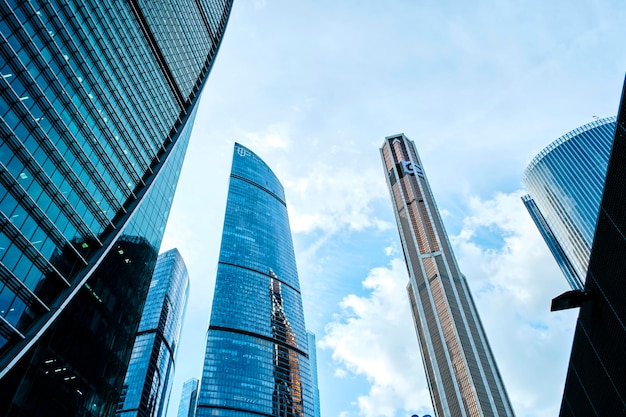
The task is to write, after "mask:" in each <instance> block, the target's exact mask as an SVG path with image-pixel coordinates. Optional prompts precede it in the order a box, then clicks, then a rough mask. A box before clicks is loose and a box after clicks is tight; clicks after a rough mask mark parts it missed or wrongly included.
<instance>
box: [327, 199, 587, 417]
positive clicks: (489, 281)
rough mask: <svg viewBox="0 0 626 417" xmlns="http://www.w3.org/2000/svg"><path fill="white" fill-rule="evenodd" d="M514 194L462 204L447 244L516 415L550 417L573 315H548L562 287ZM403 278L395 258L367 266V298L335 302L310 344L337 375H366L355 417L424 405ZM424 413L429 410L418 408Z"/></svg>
mask: <svg viewBox="0 0 626 417" xmlns="http://www.w3.org/2000/svg"><path fill="white" fill-rule="evenodd" d="M521 194H522V192H521V191H518V192H514V193H511V194H497V195H496V196H494V197H493V198H492V199H490V200H485V201H483V200H480V199H478V198H471V199H470V200H469V202H468V207H467V212H468V215H467V217H466V218H465V219H464V221H463V228H462V230H460V232H459V233H458V234H457V235H455V236H451V241H452V244H453V246H454V248H455V252H456V254H457V259H458V262H459V265H460V268H461V270H462V271H463V272H464V273H465V274H466V275H467V279H468V282H469V284H470V287H471V288H472V292H473V295H474V298H475V300H476V303H477V307H478V310H479V312H480V314H481V319H482V321H483V324H484V326H485V329H486V332H487V336H488V338H489V340H490V344H491V347H492V350H493V351H494V355H495V357H496V361H497V363H498V365H499V368H500V372H501V374H502V375H503V379H504V383H505V385H506V388H507V391H508V394H509V397H510V398H511V401H512V402H513V406H514V408H515V410H516V412H517V415H518V416H519V417H544V416H545V417H547V416H553V415H556V414H558V409H559V406H560V402H561V394H562V390H563V384H564V380H565V372H566V367H567V360H568V357H569V354H568V353H569V349H570V346H571V339H572V335H573V325H574V320H575V317H576V314H577V312H576V311H573V312H558V313H550V312H549V303H550V299H551V298H552V297H554V296H556V295H558V294H559V293H560V292H562V291H565V290H567V287H566V283H565V280H564V278H563V277H562V276H561V274H560V272H559V271H558V269H557V267H556V265H555V262H554V261H553V260H552V259H551V256H550V254H549V253H548V250H547V248H546V247H545V244H544V243H543V241H542V239H541V237H540V235H539V233H538V232H537V231H536V229H535V226H534V224H533V223H532V221H531V220H530V217H529V216H528V214H527V213H526V212H525V208H524V206H523V204H522V203H521V201H520V196H521ZM479 229H484V230H488V231H489V232H490V233H492V234H493V235H495V236H497V237H498V238H500V239H501V240H502V242H503V244H502V246H501V247H498V248H496V249H493V247H492V246H485V245H481V241H480V240H478V238H477V236H478V233H477V232H478V230H479ZM484 230H483V233H484ZM387 249H389V248H387ZM406 282H407V275H406V267H405V265H404V262H403V261H402V260H400V259H394V260H393V261H392V262H391V264H390V266H389V267H387V268H375V269H373V270H372V271H371V272H370V274H369V275H368V277H367V278H366V279H365V280H364V281H363V286H364V287H365V288H366V289H368V290H370V291H371V293H370V294H369V295H367V296H362V297H359V296H356V295H348V296H346V297H344V299H343V300H342V302H341V304H340V307H341V315H339V316H337V317H335V319H334V320H333V321H332V322H331V323H330V324H328V325H327V327H326V335H325V337H324V338H323V339H322V341H321V343H320V347H322V348H326V349H331V350H332V356H333V359H334V360H335V361H336V362H337V364H338V365H339V367H340V369H342V370H344V369H345V370H347V371H349V372H351V373H353V374H356V375H362V376H364V377H365V378H367V380H368V382H369V383H370V389H369V392H368V393H367V394H365V395H361V396H359V397H358V401H357V404H358V413H359V414H360V415H363V416H365V417H374V416H395V415H398V414H397V413H398V412H399V411H401V410H405V411H406V410H410V411H409V412H415V411H418V409H419V407H424V406H428V405H430V399H429V396H428V393H427V386H426V383H425V377H424V370H423V368H422V364H421V359H420V356H419V352H418V349H419V348H418V343H417V340H416V336H415V331H414V329H413V325H412V320H411V314H410V310H409V307H408V302H407V296H406V291H405V285H406ZM365 346H366V347H367V348H364V347H365ZM340 374H342V375H343V373H342V372H340ZM427 411H431V412H432V409H430V410H428V409H423V411H422V410H420V412H427Z"/></svg>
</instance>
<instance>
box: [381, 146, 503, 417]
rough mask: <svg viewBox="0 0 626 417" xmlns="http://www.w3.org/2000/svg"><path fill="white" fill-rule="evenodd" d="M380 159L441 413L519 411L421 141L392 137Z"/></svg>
mask: <svg viewBox="0 0 626 417" xmlns="http://www.w3.org/2000/svg"><path fill="white" fill-rule="evenodd" d="M381 156H382V160H383V166H384V169H385V174H386V177H387V185H388V187H389V191H390V193H391V200H392V204H393V208H394V214H395V217H396V222H397V224H398V231H399V233H400V241H401V243H402V249H403V252H404V259H405V261H406V265H407V269H408V272H409V283H408V285H407V291H408V295H409V302H410V305H411V309H412V313H413V319H414V323H415V329H416V331H417V336H418V341H419V345H420V349H421V353H422V359H423V362H424V369H425V370H426V377H427V380H428V385H429V388H430V395H431V399H432V402H433V406H434V408H435V410H436V413H437V416H438V417H444V416H445V417H459V416H468V417H469V416H472V417H478V416H481V417H485V416H499V417H503V416H513V409H512V407H511V404H510V402H509V398H508V396H507V393H506V390H505V388H504V383H503V382H502V378H501V377H500V373H499V371H498V367H497V366H496V361H495V358H494V357H493V354H492V352H491V348H490V347H489V343H488V341H487V335H486V334H485V331H484V329H483V326H482V324H481V321H480V317H479V316H478V311H476V306H475V305H474V300H473V299H472V295H471V293H470V290H469V287H468V285H467V281H466V279H465V276H464V275H463V274H462V273H461V272H460V271H459V267H458V265H457V263H456V259H455V257H454V254H453V253H452V248H451V247H450V242H449V240H448V236H447V234H446V231H445V229H444V226H443V222H442V220H441V216H440V214H439V211H438V209H437V206H436V204H435V200H434V198H433V194H432V191H431V190H430V185H429V183H428V180H427V178H426V173H425V171H424V169H423V168H422V163H421V160H420V158H419V156H418V154H417V150H416V148H415V144H414V143H413V142H412V141H410V140H409V139H408V138H407V137H406V136H404V134H400V135H394V136H388V137H387V138H385V142H384V143H383V147H382V149H381Z"/></svg>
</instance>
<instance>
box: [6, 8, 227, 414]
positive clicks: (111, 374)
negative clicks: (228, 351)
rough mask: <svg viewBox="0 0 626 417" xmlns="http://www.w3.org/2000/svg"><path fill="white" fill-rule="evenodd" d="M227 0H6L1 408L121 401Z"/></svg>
mask: <svg viewBox="0 0 626 417" xmlns="http://www.w3.org/2000/svg"><path fill="white" fill-rule="evenodd" d="M231 4H232V1H227V0H207V1H196V0H174V1H172V2H168V3H163V2H157V3H154V2H143V3H142V2H140V1H138V0H129V1H124V2H118V1H113V0H103V1H94V0H85V1H76V0H68V1H65V0H45V1H44V0H33V1H29V2H24V1H15V0H0V118H1V119H0V139H1V140H0V391H1V392H2V393H3V395H2V396H0V414H3V415H4V414H6V413H4V411H5V410H7V409H9V408H10V409H11V413H15V414H16V415H18V414H19V415H22V416H27V415H111V414H112V412H114V410H115V406H116V405H117V402H118V399H119V393H120V389H121V387H122V382H123V375H124V374H125V368H126V366H127V363H128V359H129V358H130V351H131V349H132V340H131V341H130V344H128V343H129V339H128V336H129V335H130V334H134V333H135V332H136V330H137V326H138V324H139V318H140V315H139V312H140V311H141V309H142V307H143V303H144V300H145V295H146V293H147V290H148V283H149V281H150V277H151V274H152V268H153V266H154V263H155V261H156V248H158V247H159V245H160V241H161V237H162V234H163V230H164V227H165V221H166V219H167V215H168V212H169V207H170V204H171V201H172V198H173V193H174V189H175V186H176V181H177V179H178V175H179V171H180V166H181V164H182V160H183V157H184V154H185V150H186V147H187V141H188V139H189V134H190V132H191V127H192V124H193V119H194V117H195V111H196V108H197V103H198V98H199V94H200V91H201V88H202V86H203V85H204V83H205V81H206V79H207V77H208V74H209V71H210V68H211V66H212V64H213V60H214V58H215V56H216V53H217V49H218V46H219V43H220V40H221V38H222V36H223V33H224V30H225V27H226V23H227V20H228V15H229V13H230V7H231ZM186 13H193V14H194V15H193V17H192V18H190V17H188V16H186V15H185V14H186ZM154 16H158V17H156V18H155V17H154ZM164 23H165V24H164ZM129 242H130V243H129ZM128 245H130V246H133V245H142V246H141V251H140V252H142V254H143V255H141V256H143V258H141V256H139V255H136V256H138V258H137V259H139V258H141V259H143V260H142V262H143V263H142V265H144V266H145V268H142V269H137V270H136V271H135V273H134V275H131V274H127V273H126V271H123V269H124V268H120V269H119V274H120V275H119V276H116V277H107V274H108V272H107V271H106V270H104V269H102V268H105V265H107V264H109V263H110V262H114V259H118V258H121V259H122V262H125V263H126V261H125V260H126V259H128V263H127V264H130V263H132V262H133V260H132V258H130V257H122V255H121V254H120V253H119V250H124V251H126V249H124V246H128ZM138 248H139V247H138V246H135V249H137V251H139V249H138ZM129 250H130V249H129ZM135 267H137V265H133V266H132V267H131V266H129V268H135ZM116 271H118V269H116ZM122 277H124V278H122ZM119 280H121V281H119ZM124 280H127V281H124ZM114 283H115V285H116V287H115V288H113V287H112V286H113V284H114ZM95 288H99V290H97V291H96V290H94V289H95ZM94 291H95V292H94ZM124 291H127V292H129V293H125V292H124ZM109 294H114V296H111V297H112V298H111V300H113V301H111V305H115V304H116V303H118V302H120V300H126V302H125V304H124V305H123V308H117V309H115V310H113V309H112V307H111V305H108V304H106V302H105V299H106V297H109ZM105 296H106V297H105ZM90 297H91V298H90ZM94 300H95V301H94ZM89 301H94V302H95V303H97V304H93V303H91V304H90V303H89ZM70 311H73V312H75V313H77V314H79V317H80V319H81V320H84V321H85V323H84V325H85V326H86V328H84V329H83V333H82V334H79V333H77V332H74V331H73V330H72V329H71V328H68V327H67V326H66V324H65V323H63V321H67V322H68V323H69V322H74V321H75V319H74V318H73V316H72V314H70V313H69V312H70ZM118 313H120V314H121V313H124V316H123V317H122V316H120V314H118ZM70 316H72V317H70ZM74 327H75V328H81V327H80V326H78V324H76V323H74ZM83 327H84V326H83ZM66 331H67V334H65V332H66ZM131 339H132V337H131ZM70 346H73V348H70ZM92 346H97V349H91V348H92ZM90 350H93V351H98V352H99V353H100V355H101V356H100V357H99V359H98V360H92V361H90V362H87V361H83V360H82V359H81V358H82V357H83V356H84V357H86V356H87V355H86V354H85V355H83V356H81V355H78V354H76V355H75V352H82V351H85V352H88V351H90ZM63 352H65V353H63ZM49 355H53V356H49ZM52 360H53V362H48V363H63V364H64V365H63V366H62V367H60V368H55V369H61V370H63V369H65V370H70V369H71V370H72V375H63V377H62V378H61V376H62V371H59V372H58V375H57V376H58V377H59V378H60V379H58V378H57V379H54V378H52V377H53V376H54V375H52V374H51V373H50V370H49V369H47V365H46V362H45V361H52ZM55 369H53V371H54V370H55ZM46 371H47V372H48V374H46ZM63 372H65V371H63ZM19 375H28V377H23V378H22V377H18V376H19ZM120 375H121V379H120ZM65 377H67V378H68V379H67V380H65V379H64V378H65ZM51 378H52V379H51ZM44 382H45V383H44ZM70 383H71V384H79V383H80V384H82V385H80V386H75V387H69V386H67V387H66V388H63V389H62V388H61V387H62V386H65V385H67V384H70ZM46 384H56V385H55V386H56V387H57V388H59V389H58V390H56V391H55V390H46V389H44V387H45V386H46ZM42 410H45V413H43V414H42V413H41V411H42ZM77 413H78V414H77ZM11 415H12V414H11Z"/></svg>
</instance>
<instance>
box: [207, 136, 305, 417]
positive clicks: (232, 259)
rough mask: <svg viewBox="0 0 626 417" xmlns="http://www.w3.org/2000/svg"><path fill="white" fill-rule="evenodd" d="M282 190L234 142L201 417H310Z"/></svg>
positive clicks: (300, 318)
mask: <svg viewBox="0 0 626 417" xmlns="http://www.w3.org/2000/svg"><path fill="white" fill-rule="evenodd" d="M308 350H309V348H308V341H307V332H306V328H305V324H304V314H303V309H302V297H301V294H300V284H299V281H298V273H297V270H296V262H295V257H294V251H293V243H292V240H291V231H290V227H289V218H288V216H287V206H286V204H285V194H284V191H283V187H282V185H281V184H280V182H279V181H278V179H277V178H276V176H275V175H274V173H273V172H272V171H271V169H270V168H269V167H268V166H267V165H266V164H265V163H264V162H263V161H262V160H261V159H260V158H259V157H258V156H257V155H255V154H254V153H253V152H251V151H250V150H249V149H247V148H245V147H244V146H241V145H239V144H235V152H234V155H233V164H232V171H231V175H230V185H229V189H228V201H227V203H226V215H225V219H224V229H223V234H222V245H221V248H220V256H219V264H218V268H217V277H216V282H215V295H214V298H213V307H212V310H211V319H210V323H209V331H208V333H207V345H206V353H205V359H204V368H203V373H202V380H201V383H200V393H199V396H198V408H197V414H196V415H197V416H198V417H205V416H276V417H279V416H280V417H313V415H314V405H313V401H314V399H313V387H312V381H311V368H310V363H309V353H308Z"/></svg>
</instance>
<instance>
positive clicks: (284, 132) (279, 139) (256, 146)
mask: <svg viewBox="0 0 626 417" xmlns="http://www.w3.org/2000/svg"><path fill="white" fill-rule="evenodd" d="M240 135H241V137H242V138H243V139H242V141H241V142H242V145H244V146H246V147H248V148H250V149H251V150H252V151H254V152H255V153H269V152H271V151H274V150H277V149H280V150H285V149H287V148H289V145H290V144H291V139H290V137H289V128H288V127H287V125H286V124H284V123H274V124H270V125H268V126H267V128H266V129H265V130H264V131H263V132H243V133H241V134H240Z"/></svg>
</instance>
